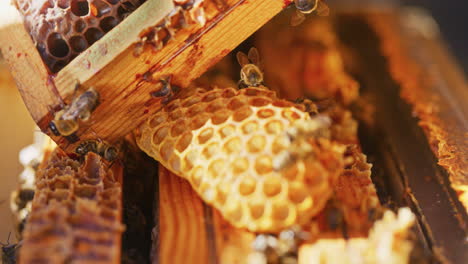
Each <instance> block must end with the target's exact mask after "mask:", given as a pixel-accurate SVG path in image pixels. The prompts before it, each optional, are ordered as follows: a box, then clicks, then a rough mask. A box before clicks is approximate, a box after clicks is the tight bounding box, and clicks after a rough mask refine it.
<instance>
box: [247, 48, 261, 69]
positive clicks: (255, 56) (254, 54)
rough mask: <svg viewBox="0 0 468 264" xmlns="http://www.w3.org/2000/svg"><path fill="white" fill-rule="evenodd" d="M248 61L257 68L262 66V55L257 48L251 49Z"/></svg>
mask: <svg viewBox="0 0 468 264" xmlns="http://www.w3.org/2000/svg"><path fill="white" fill-rule="evenodd" d="M248 59H249V60H250V61H251V62H252V63H253V64H255V65H257V66H258V65H259V64H260V55H259V53H258V50H257V48H255V47H252V48H250V50H249V56H248Z"/></svg>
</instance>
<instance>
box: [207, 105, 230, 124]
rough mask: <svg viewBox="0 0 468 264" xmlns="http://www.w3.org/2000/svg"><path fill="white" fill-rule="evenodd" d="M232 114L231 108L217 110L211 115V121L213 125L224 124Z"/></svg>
mask: <svg viewBox="0 0 468 264" xmlns="http://www.w3.org/2000/svg"><path fill="white" fill-rule="evenodd" d="M230 116H231V112H230V111H229V110H226V109H223V110H220V111H216V112H215V113H214V114H213V116H212V117H211V123H213V125H219V124H222V123H224V122H226V121H227V120H228V119H229V117H230Z"/></svg>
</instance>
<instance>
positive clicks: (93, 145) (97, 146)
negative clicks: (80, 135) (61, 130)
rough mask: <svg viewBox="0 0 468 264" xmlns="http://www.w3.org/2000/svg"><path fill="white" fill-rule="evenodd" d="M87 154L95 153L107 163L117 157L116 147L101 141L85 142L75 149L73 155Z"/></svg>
mask: <svg viewBox="0 0 468 264" xmlns="http://www.w3.org/2000/svg"><path fill="white" fill-rule="evenodd" d="M88 152H93V153H96V154H98V155H100V156H101V157H103V158H104V159H106V160H108V161H114V160H116V159H117V157H118V156H119V151H118V150H117V148H116V147H114V146H112V145H111V144H108V143H106V142H104V141H101V140H86V141H83V142H81V143H80V144H79V145H78V146H77V147H76V148H75V153H76V154H78V155H80V156H84V155H86V154H88Z"/></svg>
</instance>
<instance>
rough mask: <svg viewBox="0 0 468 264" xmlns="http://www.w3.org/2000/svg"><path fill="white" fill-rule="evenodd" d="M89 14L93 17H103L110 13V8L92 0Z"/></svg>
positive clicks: (99, 1) (98, 0)
mask: <svg viewBox="0 0 468 264" xmlns="http://www.w3.org/2000/svg"><path fill="white" fill-rule="evenodd" d="M89 9H90V12H91V14H92V15H93V16H95V17H98V18H100V17H103V16H105V15H107V14H109V13H110V12H111V6H110V5H109V4H107V3H106V2H103V1H101V0H94V1H93V2H92V4H90V5H89Z"/></svg>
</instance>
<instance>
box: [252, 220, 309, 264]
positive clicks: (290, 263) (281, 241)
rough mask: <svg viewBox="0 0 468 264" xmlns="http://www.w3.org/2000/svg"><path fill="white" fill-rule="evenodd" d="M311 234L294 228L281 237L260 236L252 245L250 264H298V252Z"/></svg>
mask: <svg viewBox="0 0 468 264" xmlns="http://www.w3.org/2000/svg"><path fill="white" fill-rule="evenodd" d="M308 238H309V233H308V232H305V231H303V230H301V228H300V227H299V226H294V227H292V228H290V229H287V230H284V231H282V232H281V233H279V235H272V234H259V235H257V236H256V237H255V240H254V241H253V243H252V248H253V250H254V252H253V253H251V254H250V255H249V256H248V259H247V263H249V264H296V263H297V250H298V248H299V245H300V243H301V242H303V241H305V240H307V239H308Z"/></svg>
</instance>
